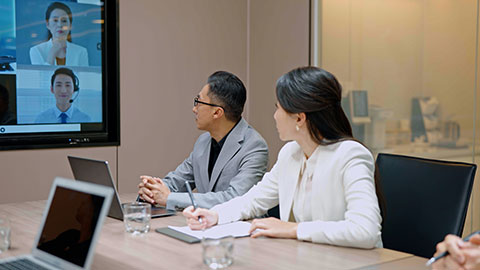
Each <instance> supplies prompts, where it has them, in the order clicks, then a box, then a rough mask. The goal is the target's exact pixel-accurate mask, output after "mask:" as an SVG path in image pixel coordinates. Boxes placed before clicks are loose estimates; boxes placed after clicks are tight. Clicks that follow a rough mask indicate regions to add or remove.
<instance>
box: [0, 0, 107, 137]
mask: <svg viewBox="0 0 480 270" xmlns="http://www.w3.org/2000/svg"><path fill="white" fill-rule="evenodd" d="M103 6H104V3H103V1H101V0H77V1H47V0H0V136H1V134H15V133H51V132H81V131H85V130H89V131H92V130H93V131H95V130H97V131H98V130H103V129H104V124H105V121H104V118H105V117H104V113H105V112H104V109H105V108H104V107H105V101H104V98H105V95H104V93H103V91H105V90H104V89H103V83H102V78H103V77H102V76H103V74H102V32H103V17H102V8H103Z"/></svg>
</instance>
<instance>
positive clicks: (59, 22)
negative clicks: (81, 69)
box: [30, 2, 88, 66]
mask: <svg viewBox="0 0 480 270" xmlns="http://www.w3.org/2000/svg"><path fill="white" fill-rule="evenodd" d="M45 21H46V26H47V29H48V38H47V41H45V42H43V43H40V44H38V45H36V46H34V47H32V48H30V61H31V63H32V65H57V66H64V65H67V66H88V53H87V49H86V48H84V47H82V46H80V45H77V44H74V43H72V36H71V33H70V32H71V30H72V22H73V17H72V11H71V10H70V8H69V7H68V6H67V5H65V4H63V3H59V2H53V3H51V4H50V5H49V6H48V8H47V11H46V13H45Z"/></svg>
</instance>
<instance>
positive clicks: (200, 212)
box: [183, 206, 218, 230]
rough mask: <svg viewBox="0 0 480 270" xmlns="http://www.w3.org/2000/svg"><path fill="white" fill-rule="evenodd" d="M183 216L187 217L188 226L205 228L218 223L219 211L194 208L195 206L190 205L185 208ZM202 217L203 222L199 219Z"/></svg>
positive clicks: (198, 228)
mask: <svg viewBox="0 0 480 270" xmlns="http://www.w3.org/2000/svg"><path fill="white" fill-rule="evenodd" d="M183 216H185V218H187V224H188V227H190V229H192V230H205V229H207V228H210V227H212V226H214V225H217V223H218V214H217V212H214V211H211V210H207V209H203V208H197V209H195V210H194V209H193V206H189V207H187V208H185V209H184V210H183ZM200 218H201V222H200V221H199V219H200Z"/></svg>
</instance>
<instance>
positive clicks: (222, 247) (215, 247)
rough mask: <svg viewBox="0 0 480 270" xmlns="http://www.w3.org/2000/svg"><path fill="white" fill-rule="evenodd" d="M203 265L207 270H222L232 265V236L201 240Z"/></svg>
mask: <svg viewBox="0 0 480 270" xmlns="http://www.w3.org/2000/svg"><path fill="white" fill-rule="evenodd" d="M202 248H203V263H205V264H206V265H207V266H208V268H209V269H223V268H226V267H228V266H229V265H231V264H232V263H233V236H226V237H223V238H219V239H212V238H203V239H202Z"/></svg>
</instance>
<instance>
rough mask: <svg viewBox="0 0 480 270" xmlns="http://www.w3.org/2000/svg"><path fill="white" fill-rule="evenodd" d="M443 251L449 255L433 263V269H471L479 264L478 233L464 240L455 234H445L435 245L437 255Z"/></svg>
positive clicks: (479, 236)
mask: <svg viewBox="0 0 480 270" xmlns="http://www.w3.org/2000/svg"><path fill="white" fill-rule="evenodd" d="M444 251H448V253H449V255H448V256H446V257H444V258H442V259H440V260H438V261H437V262H435V263H434V264H433V267H432V268H433V269H473V268H475V267H476V266H477V267H478V266H480V265H479V264H480V235H479V234H477V235H474V236H473V237H472V238H470V240H469V241H468V242H464V241H463V240H462V239H461V238H460V237H458V236H456V235H447V236H446V237H445V240H444V241H443V242H441V243H439V244H438V245H437V252H436V253H435V255H434V256H437V255H439V254H441V253H443V252H444Z"/></svg>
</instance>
